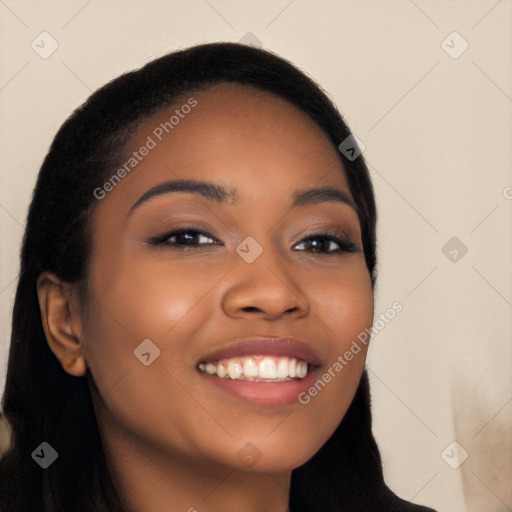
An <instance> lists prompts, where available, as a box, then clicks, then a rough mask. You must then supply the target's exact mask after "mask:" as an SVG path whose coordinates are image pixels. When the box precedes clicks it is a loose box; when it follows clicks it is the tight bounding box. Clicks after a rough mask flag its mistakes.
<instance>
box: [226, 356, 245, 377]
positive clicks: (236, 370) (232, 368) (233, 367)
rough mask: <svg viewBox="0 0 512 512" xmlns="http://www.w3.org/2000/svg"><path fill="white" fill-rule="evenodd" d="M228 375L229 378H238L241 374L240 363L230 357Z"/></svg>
mask: <svg viewBox="0 0 512 512" xmlns="http://www.w3.org/2000/svg"><path fill="white" fill-rule="evenodd" d="M228 375H229V378H230V379H239V378H240V377H241V376H242V365H241V364H240V363H238V362H236V361H234V360H233V359H230V360H229V363H228Z"/></svg>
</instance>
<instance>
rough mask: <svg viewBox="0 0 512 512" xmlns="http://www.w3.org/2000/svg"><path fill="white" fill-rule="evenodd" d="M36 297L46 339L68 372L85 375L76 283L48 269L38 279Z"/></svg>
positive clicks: (85, 367)
mask: <svg viewBox="0 0 512 512" xmlns="http://www.w3.org/2000/svg"><path fill="white" fill-rule="evenodd" d="M36 287H37V296H38V299H39V308H40V310H41V321H42V323H43V329H44V333H45V336H46V341H47V343H48V346H49V347H50V349H51V351H52V352H53V353H54V354H55V356H56V357H57V359H58V360H59V361H60V364H61V365H62V368H63V369H64V370H65V371H66V372H68V373H69V374H70V375H74V376H75V377H80V376H82V375H85V373H86V370H87V366H86V364H85V359H84V356H83V353H82V351H83V344H82V324H81V320H82V319H81V316H80V302H79V300H78V297H77V295H76V292H75V286H74V285H73V284H72V283H67V282H65V281H63V280H62V279H60V278H59V277H57V276H56V275H55V274H53V273H51V272H43V273H42V274H40V275H39V277H38V278H37V283H36Z"/></svg>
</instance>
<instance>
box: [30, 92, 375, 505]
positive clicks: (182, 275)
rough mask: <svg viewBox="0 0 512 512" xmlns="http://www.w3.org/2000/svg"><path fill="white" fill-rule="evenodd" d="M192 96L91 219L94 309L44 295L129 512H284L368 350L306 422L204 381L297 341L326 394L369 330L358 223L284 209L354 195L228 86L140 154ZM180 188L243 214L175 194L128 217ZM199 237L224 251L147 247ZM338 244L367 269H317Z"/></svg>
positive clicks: (58, 291) (313, 139)
mask: <svg viewBox="0 0 512 512" xmlns="http://www.w3.org/2000/svg"><path fill="white" fill-rule="evenodd" d="M191 96H193V97H194V98H195V99H196V100H197V102H198V103H197V106H196V107H194V108H193V109H192V111H191V112H190V113H189V114H188V115H186V116H185V117H184V118H183V119H181V120H180V122H179V125H177V126H176V127H175V128H174V129H173V131H172V133H170V134H169V135H166V136H165V137H164V138H163V140H162V141H161V142H160V143H159V144H158V145H157V146H156V147H155V148H154V149H152V150H151V151H150V152H149V154H148V155H147V156H146V157H145V158H144V159H143V160H142V162H141V163H140V164H139V165H138V166H137V168H136V169H135V170H134V171H132V172H131V173H130V174H129V175H127V176H126V177H125V178H124V179H123V180H122V181H121V183H119V184H118V185H117V186H116V187H115V188H114V190H112V191H111V192H109V193H108V194H107V196H106V197H105V198H104V199H102V200H101V201H99V204H98V207H97V209H96V210H95V213H94V217H93V254H92V259H91V264H90V268H89V274H88V293H87V297H86V299H85V300H82V299H80V297H79V295H78V294H77V291H76V289H75V287H74V286H73V285H71V284H69V283H64V282H62V281H61V280H59V278H57V277H56V276H55V275H53V274H51V273H44V274H42V275H41V276H40V277H39V280H38V295H39V301H40V305H41V312H42V319H43V325H44V328H45V333H46V337H47V340H48V344H49V346H50V348H51V349H52V351H53V352H54V353H55V355H56V356H57V358H58V359H59V360H60V361H61V363H62V366H63V368H64V369H65V370H66V371H67V372H68V373H70V374H71V375H75V376H83V375H87V376H88V378H89V379H90V387H91V393H92V396H93V400H94V404H95V410H96V415H97V420H98V425H99V428H100V433H101V436H102V439H103V443H104V447H105V450H106V453H107V457H108V460H109V465H110V468H111V470H112V471H113V473H114V477H115V479H116V482H117V485H118V486H119V489H120V491H121V493H122V494H123V496H124V497H125V499H126V501H127V503H128V504H129V508H130V510H132V511H137V512H139V511H140V512H142V511H144V512H160V511H166V512H169V511H187V510H189V511H190V512H192V510H194V509H196V510H198V511H199V512H202V511H209V512H217V511H223V512H226V511H227V512H229V511H240V510H245V511H263V510H264V511H266V512H285V511H286V510H287V507H288V499H289V489H290V478H291V471H292V469H294V468H296V467H298V466H300V465H302V464H304V463H305V462H306V461H307V460H309V459H310V458H311V457H312V456H313V455H314V454H315V453H316V452H317V451H318V449H319V448H320V447H321V446H322V445H323V444H324V443H325V442H326V441H327V439H328V438H329V437H330V436H331V434H332V433H333V432H334V430H335V429H336V427H337V425H338V424H339V422H340V421H341V419H342V418H343V416H344V414H345V412H346V410H347V408H348V406H349V405H350V402H351V400H352V398H353V396H354V393H355V390H356V388H357V385H358V382H359V378H360V376H361V373H362V370H363V367H364V361H365V358H366V347H364V346H363V347H362V350H361V351H360V352H359V353H358V354H357V355H355V356H354V358H353V359H352V360H351V361H350V363H349V364H348V365H347V366H346V367H344V368H343V371H341V372H339V373H338V374H337V375H336V377H335V378H333V379H332V380H331V382H330V383H329V384H328V385H327V386H326V387H325V388H324V389H323V390H322V391H321V392H320V393H318V395H317V396H316V397H314V398H312V399H311V401H310V402H309V403H308V404H307V405H302V404H300V403H299V402H295V403H294V404H291V405H287V406H283V407H264V406H258V405H254V404H250V403H248V402H246V401H243V400H241V399H238V398H236V397H233V396H231V395H228V394H227V393H225V392H223V391H220V390H218V389H217V387H216V386H212V385H211V384H208V383H207V382H206V379H205V378H204V377H202V376H201V375H200V374H199V373H198V371H197V370H196V368H195V366H196V364H197V363H198V362H199V360H200V358H201V357H202V356H204V355H205V354H208V353H209V352H212V351H214V350H216V349H219V348H221V347H224V346H226V345H227V344H229V343H230V342H232V341H233V340H235V339H237V338H239V337H246V336H251V335H265V334H268V335H283V336H286V335H288V336H293V337H296V338H299V339H301V340H303V341H305V342H307V343H309V344H310V345H311V346H313V347H314V348H315V349H316V351H317V353H318V354H319V355H320V357H321V359H322V361H323V364H322V367H321V368H320V370H319V376H321V374H322V373H323V372H324V371H326V370H327V369H328V368H329V367H331V366H332V364H333V363H334V362H335V361H336V358H337V357H338V356H339V355H343V354H344V353H345V352H346V351H347V350H348V348H349V347H350V345H351V343H352V341H353V340H355V339H357V335H358V334H359V333H360V332H362V331H364V329H365V328H369V327H370V326H371V325H372V321H373V294H372V289H371V281H370V276H369V272H368V269H367V267H366V264H365V260H364V254H363V251H362V242H361V231H360V226H359V221H358V217H357V214H356V212H355V210H354V209H353V208H352V207H351V206H349V205H346V204H342V203H339V202H333V201H330V202H324V203H320V204H315V205H308V206H301V207H297V208H294V209H290V205H291V201H292V194H293V192H294V191H296V190H298V189H304V188H312V187H320V186H332V187H336V188H338V189H340V190H342V191H344V192H345V193H346V194H347V195H348V196H349V197H350V191H349V187H348V184H347V181H346V178H345V176H344V173H343V168H342V165H341V163H340V161H339V158H338V154H337V151H336V148H335V147H333V145H332V144H331V143H330V141H329V140H328V139H327V138H326V136H325V135H324V134H323V132H322V131H321V130H320V129H319V128H318V127H317V126H316V125H315V124H314V123H313V122H312V121H311V120H310V119H309V118H308V117H307V116H306V115H305V114H304V113H302V112H301V111H299V110H298V109H296V108H295V107H294V106H292V105H290V104H288V103H287V102H285V101H284V100H282V99H279V98H276V97H274V96H272V95H270V94H269V93H266V92H261V91H258V90H255V89H252V88H250V87H247V86H241V85H234V84H229V85H227V84H223V85H218V86H215V87H214V88H211V89H209V90H208V91H203V92H199V93H194V94H191V95H189V96H187V97H186V98H185V99H184V100H183V101H182V102H178V103H177V105H175V106H173V107H172V108H170V109H169V110H168V111H165V112H159V113H158V114H157V115H156V116H154V117H153V118H152V119H150V120H149V121H147V122H146V123H144V124H142V125H141V126H139V129H138V131H137V132H136V134H135V136H134V139H133V141H132V143H131V148H132V149H133V150H136V149H138V148H139V147H140V146H142V145H143V144H144V143H145V141H146V140H147V137H148V135H151V134H152V131H153V130H154V129H155V127H156V126H158V125H159V123H161V122H164V121H166V120H168V119H169V117H170V115H171V114H172V113H173V112H174V110H175V109H176V108H179V106H180V105H183V104H184V103H185V102H186V101H187V99H188V98H189V97H191ZM176 179H194V180H208V181H213V182H216V183H219V184H223V185H224V186H227V187H232V188H234V189H236V190H237V194H238V201H236V202H234V201H233V200H232V199H229V200H228V201H227V202H226V204H220V203H218V202H216V201H213V200H208V199H206V198H204V197H202V196H198V195H195V194H192V193H184V192H179V193H168V194H163V195H160V196H157V197H153V198H152V199H151V200H149V201H147V202H145V203H143V204H141V205H140V206H139V207H138V208H136V209H135V210H133V212H132V213H131V215H128V213H129V210H130V207H131V206H132V205H133V204H134V203H135V202H136V201H137V200H138V199H139V198H140V197H141V196H142V195H143V194H144V193H145V192H146V191H147V190H149V189H150V188H152V187H153V186H155V185H157V184H159V183H162V182H164V181H169V180H176ZM190 223H193V224H195V225H197V224H199V226H201V227H202V228H203V229H205V230H207V231H209V232H210V233H212V235H213V236H214V238H215V239H217V240H219V241H221V242H222V243H221V244H220V245H212V242H213V240H212V239H210V238H207V239H202V238H201V241H200V243H201V244H204V245H199V246H198V245H196V246H195V248H187V249H183V248H181V249H180V248H179V247H175V248H173V247H171V246H169V245H167V246H166V245H160V246H152V245H150V244H149V243H148V239H150V238H151V237H155V236H157V235H163V234H165V233H166V232H169V231H171V229H175V228H181V227H185V226H188V225H190ZM336 226H338V227H339V228H341V229H342V230H343V231H344V232H345V233H346V234H347V235H348V237H349V239H350V240H351V241H352V242H353V243H354V244H356V246H357V247H358V251H356V252H353V253H350V252H341V253H333V254H327V253H326V251H327V248H328V247H329V242H328V240H327V241H326V242H325V244H324V245H322V244H321V245H320V247H322V246H323V247H325V248H324V249H323V252H322V250H320V252H318V253H314V252H313V251H312V250H311V247H312V246H313V245H314V244H313V245H312V244H308V243H306V244H303V245H300V242H301V241H304V240H306V239H308V236H310V234H311V232H312V230H313V228H335V227H336ZM247 236H252V237H253V238H254V239H255V240H256V241H257V242H258V243H259V244H260V246H261V247H262V248H263V253H262V254H261V255H260V256H259V257H258V258H257V259H256V260H255V261H254V262H253V263H250V264H248V263H247V262H246V261H244V259H242V258H241V257H240V256H239V255H238V254H237V252H236V247H237V246H238V245H239V244H240V242H242V240H244V239H245V238H246V237H247ZM173 240H174V239H173ZM194 240H196V244H197V243H198V242H197V241H198V240H199V239H198V238H197V237H196V238H194ZM331 245H332V244H331ZM181 247H183V245H182V246H181ZM293 248H295V249H297V248H298V250H294V249H293ZM334 248H337V246H336V245H335V244H334ZM144 339H150V340H152V342H153V343H154V344H155V345H156V346H157V347H158V348H159V350H160V356H159V357H158V358H157V359H155V360H154V362H153V363H152V364H151V365H149V366H144V365H143V364H142V363H141V362H140V361H139V359H137V358H136V357H135V356H134V354H133V351H134V349H135V348H136V347H137V346H138V345H139V344H140V343H141V341H142V340H144ZM248 442H251V443H252V444H253V445H254V446H255V447H256V449H257V450H258V453H259V454H260V456H261V457H260V459H259V460H258V461H257V463H256V464H254V465H253V466H252V467H250V468H249V467H247V465H246V464H245V463H244V462H243V461H242V460H240V459H239V458H238V457H237V453H238V451H239V450H240V449H241V448H242V447H243V446H244V445H245V444H246V443H248Z"/></svg>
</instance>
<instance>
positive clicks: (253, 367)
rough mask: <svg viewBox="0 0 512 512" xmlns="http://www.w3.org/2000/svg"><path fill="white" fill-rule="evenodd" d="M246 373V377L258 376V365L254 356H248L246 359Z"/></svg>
mask: <svg viewBox="0 0 512 512" xmlns="http://www.w3.org/2000/svg"><path fill="white" fill-rule="evenodd" d="M244 375H245V376H246V377H257V376H258V365H257V364H256V363H255V362H254V359H253V358H252V357H247V358H246V359H245V361H244Z"/></svg>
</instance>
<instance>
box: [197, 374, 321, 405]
mask: <svg viewBox="0 0 512 512" xmlns="http://www.w3.org/2000/svg"><path fill="white" fill-rule="evenodd" d="M317 370H318V368H316V369H315V370H313V371H311V372H309V373H308V374H307V375H306V376H305V377H304V378H303V379H300V380H288V381H284V382H251V381H248V380H234V379H228V378H221V377H216V376H214V375H210V374H208V373H204V372H202V371H200V370H197V371H198V372H199V374H200V375H201V376H202V377H204V378H205V379H206V380H207V382H209V383H211V384H212V385H214V386H217V387H218V388H220V389H222V390H223V391H226V392H227V393H230V394H231V395H234V396H236V397H238V398H241V399H242V400H245V401H246V402H249V403H251V404H254V405H263V406H267V407H280V406H284V405H290V404H293V403H295V402H298V403H300V402H299V395H300V394H301V393H306V392H307V390H308V389H309V388H310V387H311V386H312V385H313V383H314V382H315V380H316V378H317Z"/></svg>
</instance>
